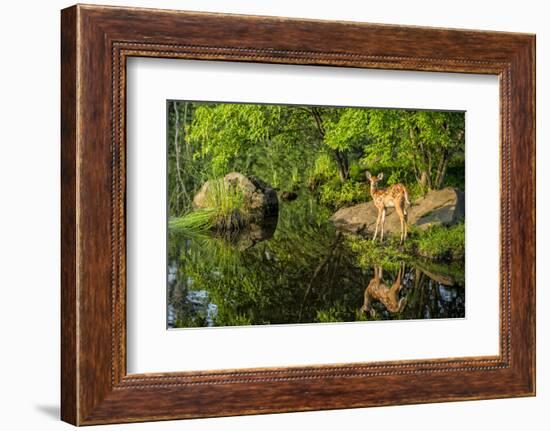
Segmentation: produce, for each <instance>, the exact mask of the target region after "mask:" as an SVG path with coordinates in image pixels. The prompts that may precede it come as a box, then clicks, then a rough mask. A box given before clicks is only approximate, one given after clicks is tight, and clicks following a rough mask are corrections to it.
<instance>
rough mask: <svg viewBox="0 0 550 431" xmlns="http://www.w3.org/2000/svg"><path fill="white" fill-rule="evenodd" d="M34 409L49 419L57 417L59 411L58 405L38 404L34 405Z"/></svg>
mask: <svg viewBox="0 0 550 431" xmlns="http://www.w3.org/2000/svg"><path fill="white" fill-rule="evenodd" d="M35 408H36V410H37V411H39V412H40V413H42V414H43V415H44V416H48V417H50V418H51V419H59V418H60V415H61V411H60V408H59V406H58V405H51V404H50V405H38V406H35Z"/></svg>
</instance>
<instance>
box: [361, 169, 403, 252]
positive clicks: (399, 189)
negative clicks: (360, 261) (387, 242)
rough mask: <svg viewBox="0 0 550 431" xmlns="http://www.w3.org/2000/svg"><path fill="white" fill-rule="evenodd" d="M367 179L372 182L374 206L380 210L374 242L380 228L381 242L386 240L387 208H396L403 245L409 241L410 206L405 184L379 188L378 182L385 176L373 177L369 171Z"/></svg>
mask: <svg viewBox="0 0 550 431" xmlns="http://www.w3.org/2000/svg"><path fill="white" fill-rule="evenodd" d="M366 175H367V179H368V180H369V181H370V194H371V196H372V201H373V202H374V206H375V207H376V208H377V209H378V217H377V218H376V228H375V229H374V237H373V238H372V240H373V241H375V240H376V236H377V235H378V227H380V241H383V240H384V221H385V220H386V208H391V207H394V208H395V212H396V213H397V215H398V217H399V220H400V221H401V244H402V243H403V242H404V241H405V240H406V239H407V206H410V205H411V203H410V201H409V193H408V192H407V188H406V187H405V186H404V185H403V184H394V185H393V186H390V187H388V188H386V189H380V188H378V181H380V180H381V179H382V178H384V174H383V173H380V174H378V175H377V176H375V177H373V176H372V175H371V174H370V172H368V171H367V174H366Z"/></svg>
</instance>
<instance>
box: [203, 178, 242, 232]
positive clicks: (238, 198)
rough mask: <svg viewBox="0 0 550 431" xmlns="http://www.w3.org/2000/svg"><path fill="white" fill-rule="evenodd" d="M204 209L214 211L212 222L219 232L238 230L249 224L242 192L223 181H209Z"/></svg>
mask: <svg viewBox="0 0 550 431" xmlns="http://www.w3.org/2000/svg"><path fill="white" fill-rule="evenodd" d="M205 207H206V208H209V209H212V210H214V214H213V219H212V222H213V225H214V226H215V227H217V228H218V229H220V230H235V229H239V228H241V227H243V226H245V225H246V224H248V223H249V222H250V212H249V210H248V208H247V203H246V199H245V195H244V192H243V190H242V189H241V188H240V187H237V186H235V185H232V184H229V183H227V182H226V181H224V180H223V179H218V180H211V182H210V187H208V190H207V193H206V196H205Z"/></svg>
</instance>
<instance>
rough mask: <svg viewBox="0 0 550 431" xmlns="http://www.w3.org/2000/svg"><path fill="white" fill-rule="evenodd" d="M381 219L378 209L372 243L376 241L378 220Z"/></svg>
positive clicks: (380, 212)
mask: <svg viewBox="0 0 550 431" xmlns="http://www.w3.org/2000/svg"><path fill="white" fill-rule="evenodd" d="M381 217H382V211H381V210H380V208H378V216H377V217H376V227H375V228H374V237H373V238H372V240H373V241H376V237H377V235H378V225H379V224H380V218H381Z"/></svg>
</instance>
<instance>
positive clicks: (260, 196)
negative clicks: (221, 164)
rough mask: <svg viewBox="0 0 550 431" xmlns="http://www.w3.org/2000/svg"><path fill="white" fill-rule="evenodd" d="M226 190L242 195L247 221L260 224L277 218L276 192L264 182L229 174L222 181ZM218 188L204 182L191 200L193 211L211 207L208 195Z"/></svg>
mask: <svg viewBox="0 0 550 431" xmlns="http://www.w3.org/2000/svg"><path fill="white" fill-rule="evenodd" d="M221 181H223V183H224V186H225V187H226V188H233V187H234V188H237V189H239V190H240V191H241V192H242V195H243V208H242V210H243V211H245V212H246V214H247V216H248V217H249V220H250V221H251V222H254V223H261V222H262V221H263V220H264V219H269V218H273V217H277V215H278V213H279V200H278V198H277V192H276V191H275V190H274V189H273V188H272V187H271V186H269V185H268V184H267V183H265V182H264V181H262V180H260V179H259V178H256V177H254V176H245V175H243V174H241V173H239V172H230V173H228V174H227V175H225V176H224V177H223V178H222V180H221ZM214 187H219V185H217V184H215V183H214V182H213V181H206V182H205V183H204V184H203V185H202V187H201V188H200V190H199V191H198V192H197V193H196V194H195V196H194V198H193V207H194V208H195V209H200V208H209V207H211V205H212V204H211V199H209V194H211V193H213V188H214Z"/></svg>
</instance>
